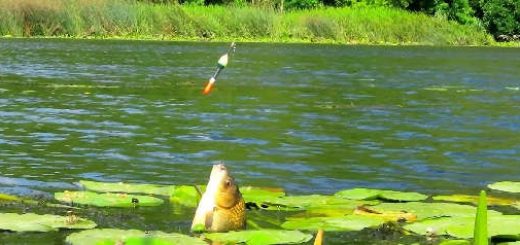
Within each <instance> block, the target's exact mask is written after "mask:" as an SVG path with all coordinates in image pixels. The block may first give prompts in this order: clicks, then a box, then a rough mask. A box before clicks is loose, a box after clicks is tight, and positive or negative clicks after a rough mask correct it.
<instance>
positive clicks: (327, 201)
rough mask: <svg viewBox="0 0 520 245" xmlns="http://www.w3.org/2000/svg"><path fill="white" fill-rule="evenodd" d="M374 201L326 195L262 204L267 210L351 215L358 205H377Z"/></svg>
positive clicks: (283, 199) (276, 200)
mask: <svg viewBox="0 0 520 245" xmlns="http://www.w3.org/2000/svg"><path fill="white" fill-rule="evenodd" d="M377 203H378V202H374V201H356V200H348V199H343V198H338V197H335V196H326V195H302V196H284V197H280V198H275V199H270V200H269V201H267V202H264V203H263V208H265V209H268V210H314V211H318V210H327V209H329V210H330V209H341V210H343V211H342V214H345V213H352V211H354V209H355V208H356V207H358V206H360V205H366V204H372V205H373V204H377Z"/></svg>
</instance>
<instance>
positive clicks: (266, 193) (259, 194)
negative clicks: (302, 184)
mask: <svg viewBox="0 0 520 245" xmlns="http://www.w3.org/2000/svg"><path fill="white" fill-rule="evenodd" d="M240 192H241V193H242V197H244V200H245V201H246V202H254V203H258V204H259V203H263V202H265V201H267V200H271V199H276V198H279V197H283V196H285V192H284V191H283V189H280V188H268V187H254V186H243V187H240Z"/></svg>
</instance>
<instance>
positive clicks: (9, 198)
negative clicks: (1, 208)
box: [0, 193, 21, 202]
mask: <svg viewBox="0 0 520 245" xmlns="http://www.w3.org/2000/svg"><path fill="white" fill-rule="evenodd" d="M0 201H4V202H18V201H21V199H20V198H19V197H17V196H12V195H8V194H4V193H0Z"/></svg>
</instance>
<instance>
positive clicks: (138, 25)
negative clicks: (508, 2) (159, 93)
mask: <svg viewBox="0 0 520 245" xmlns="http://www.w3.org/2000/svg"><path fill="white" fill-rule="evenodd" d="M0 36H13V37H35V36H38V37H41V36H44V37H76V38H89V37H94V38H110V37H112V38H114V37H118V38H138V39H173V40H193V39H209V40H221V41H228V40H239V41H269V42H326V43H363V44H431V45H486V44H491V43H493V40H492V38H491V36H490V35H488V34H487V33H486V32H485V31H484V29H483V28H480V27H478V26H467V25H460V24H457V23H454V22H451V21H446V20H444V19H440V18H435V17H430V16H427V15H424V14H419V13H410V12H406V11H403V10H398V9H391V8H385V7H370V8H368V7H355V8H318V9H312V10H298V11H290V12H285V13H283V14H282V13H279V12H277V11H275V10H273V9H270V8H259V7H248V6H245V7H236V6H189V5H187V6H184V5H182V6H181V5H174V4H156V5H154V4H149V3H144V2H135V1H123V0H0Z"/></svg>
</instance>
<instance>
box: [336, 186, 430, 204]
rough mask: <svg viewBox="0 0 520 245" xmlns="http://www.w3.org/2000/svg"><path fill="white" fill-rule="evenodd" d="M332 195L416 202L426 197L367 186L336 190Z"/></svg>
mask: <svg viewBox="0 0 520 245" xmlns="http://www.w3.org/2000/svg"><path fill="white" fill-rule="evenodd" d="M334 196H336V197H339V198H345V199H352V200H374V199H383V200H388V201H398V202H417V201H423V200H426V199H427V198H428V196H427V195H424V194H421V193H417V192H405V191H392V190H380V189H368V188H353V189H346V190H341V191H338V192H336V194H334Z"/></svg>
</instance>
